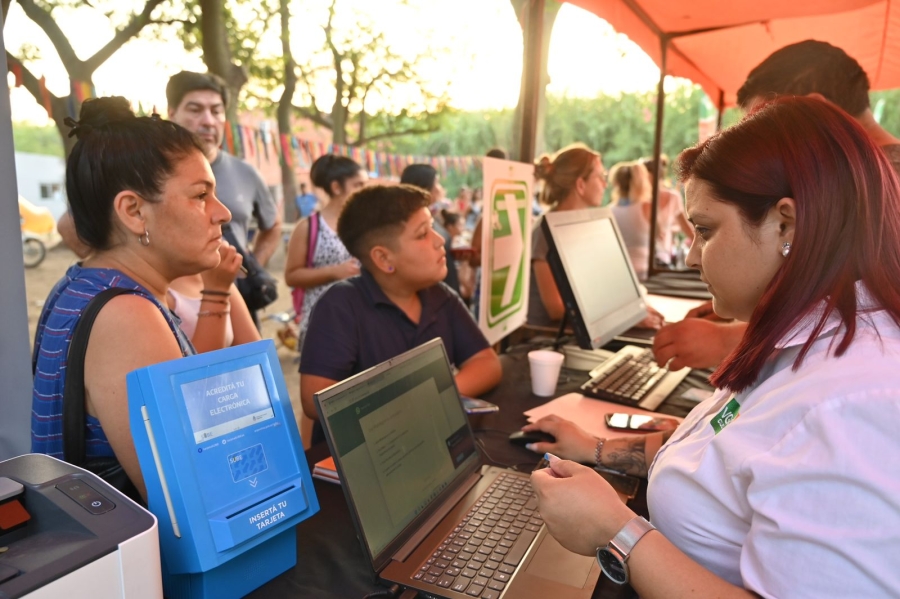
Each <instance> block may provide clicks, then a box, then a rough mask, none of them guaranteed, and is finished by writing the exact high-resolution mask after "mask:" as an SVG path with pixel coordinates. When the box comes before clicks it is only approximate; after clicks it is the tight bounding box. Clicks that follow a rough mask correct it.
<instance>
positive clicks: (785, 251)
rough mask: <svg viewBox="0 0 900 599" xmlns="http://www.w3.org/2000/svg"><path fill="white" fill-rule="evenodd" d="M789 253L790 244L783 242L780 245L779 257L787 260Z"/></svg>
mask: <svg viewBox="0 0 900 599" xmlns="http://www.w3.org/2000/svg"><path fill="white" fill-rule="evenodd" d="M790 253H791V242H790V241H785V242H784V243H782V244H781V255H782V256H784V257H785V258H787V257H788V254H790Z"/></svg>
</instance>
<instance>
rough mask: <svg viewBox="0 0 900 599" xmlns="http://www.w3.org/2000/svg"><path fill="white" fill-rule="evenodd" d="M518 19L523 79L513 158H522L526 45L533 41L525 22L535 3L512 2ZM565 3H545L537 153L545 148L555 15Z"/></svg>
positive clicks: (512, 149)
mask: <svg viewBox="0 0 900 599" xmlns="http://www.w3.org/2000/svg"><path fill="white" fill-rule="evenodd" d="M509 1H510V4H512V7H513V10H515V11H516V16H517V18H518V19H519V25H521V27H522V66H523V68H522V79H521V83H520V85H519V103H518V104H516V111H515V116H514V118H513V123H514V129H513V131H512V146H511V147H510V148H509V150H510V152H511V155H512V156H518V155H519V146H520V144H521V135H522V109H523V105H524V101H525V92H526V90H525V69H524V66H525V60H526V54H527V49H526V47H525V45H526V44H528V43H530V40H528V39H526V38H527V36H526V34H525V32H526V31H527V28H526V23H525V19H526V18H527V14H528V5H529V4H530V3H531V2H533V1H534V0H509ZM560 8H562V4H560V3H559V2H557V1H556V0H546V1H545V4H544V33H543V36H542V37H541V85H540V97H539V98H538V113H537V126H536V127H535V138H536V139H535V144H534V147H535V149H536V151H537V152H540V151H541V150H542V149H543V148H544V145H545V141H544V127H545V123H546V120H547V99H546V96H547V85H549V84H550V71H549V69H548V59H549V56H550V34H551V33H552V32H553V24H554V23H555V22H556V15H558V14H559V9H560Z"/></svg>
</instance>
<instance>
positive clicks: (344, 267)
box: [330, 258, 359, 281]
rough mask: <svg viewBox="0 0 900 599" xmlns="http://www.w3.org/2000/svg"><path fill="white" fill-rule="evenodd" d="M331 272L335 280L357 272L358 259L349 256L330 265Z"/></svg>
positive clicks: (347, 277) (351, 275) (346, 277)
mask: <svg viewBox="0 0 900 599" xmlns="http://www.w3.org/2000/svg"><path fill="white" fill-rule="evenodd" d="M330 268H331V272H332V275H333V276H334V280H335V281H343V280H344V279H349V278H350V277H355V276H356V275H358V274H359V260H357V259H356V258H350V259H349V260H347V261H346V262H341V263H340V264H335V265H334V266H331V267H330Z"/></svg>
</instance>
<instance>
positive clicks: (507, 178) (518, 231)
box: [478, 158, 534, 344]
mask: <svg viewBox="0 0 900 599" xmlns="http://www.w3.org/2000/svg"><path fill="white" fill-rule="evenodd" d="M533 186H534V165H531V164H523V163H521V162H511V161H509V160H499V159H497V158H485V159H484V192H485V193H484V209H483V210H484V212H483V217H482V218H483V220H482V222H483V223H484V224H483V225H482V230H483V232H482V235H481V256H482V258H481V303H480V305H479V307H478V315H479V322H478V325H479V326H480V327H481V331H482V332H483V333H484V335H485V337H487V339H488V341H489V342H490V343H492V344H493V343H496V342H497V341H499V340H500V339H502V338H503V337H505V336H506V335H508V334H510V333H511V332H513V331H514V330H516V329H517V328H518V327H520V326H522V325H523V324H524V323H525V319H526V317H527V316H528V285H529V282H530V280H531V227H532V218H531V203H532V197H533V195H532V188H533Z"/></svg>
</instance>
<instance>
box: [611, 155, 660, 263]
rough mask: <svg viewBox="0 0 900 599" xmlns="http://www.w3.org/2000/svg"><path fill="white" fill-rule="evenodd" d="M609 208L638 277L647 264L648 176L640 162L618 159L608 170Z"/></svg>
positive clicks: (648, 229) (648, 254) (648, 258)
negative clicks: (610, 194)
mask: <svg viewBox="0 0 900 599" xmlns="http://www.w3.org/2000/svg"><path fill="white" fill-rule="evenodd" d="M609 180H610V183H612V186H613V187H612V211H613V216H615V218H616V224H617V225H619V231H621V232H622V239H623V241H625V247H627V248H628V257H629V258H631V265H632V266H633V267H634V271H635V273H636V274H637V277H638V279H639V280H641V281H643V280H646V278H647V270H648V268H649V266H650V211H651V206H650V194H651V191H652V189H651V184H650V175H649V173H648V172H647V167H645V166H644V165H643V164H642V163H641V162H620V163H618V164H616V165H615V166H613V167H612V169H611V170H610V171H609Z"/></svg>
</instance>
